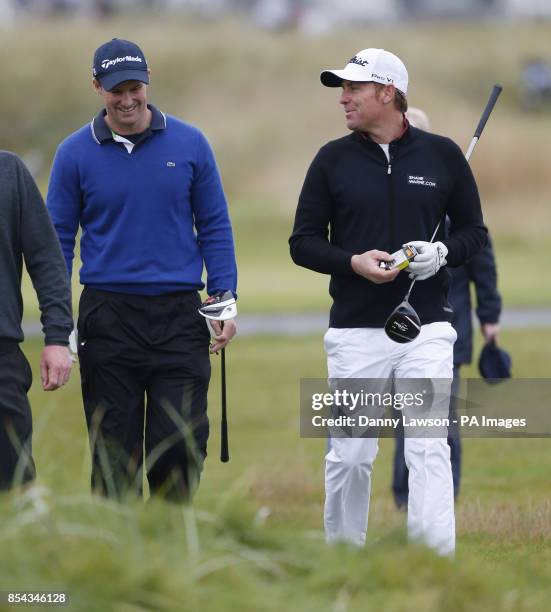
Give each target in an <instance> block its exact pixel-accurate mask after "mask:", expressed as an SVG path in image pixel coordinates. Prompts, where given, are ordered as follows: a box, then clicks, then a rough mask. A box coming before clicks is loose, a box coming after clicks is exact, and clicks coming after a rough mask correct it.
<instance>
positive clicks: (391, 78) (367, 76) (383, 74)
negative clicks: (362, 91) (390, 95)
mask: <svg viewBox="0 0 551 612" xmlns="http://www.w3.org/2000/svg"><path fill="white" fill-rule="evenodd" d="M320 80H321V82H322V84H323V85H325V86H326V87H340V86H341V85H342V82H343V81H358V82H374V83H381V84H383V85H394V86H395V87H396V89H398V90H399V91H401V92H402V93H403V94H404V95H405V94H407V90H408V72H407V70H406V67H405V65H404V63H403V62H402V60H401V59H400V58H399V57H398V56H396V55H394V54H393V53H390V51H385V50H384V49H364V50H363V51H358V53H356V55H354V57H353V58H352V59H350V60H349V61H348V64H347V65H346V66H345V67H344V69H343V70H324V71H323V72H322V73H321V75H320Z"/></svg>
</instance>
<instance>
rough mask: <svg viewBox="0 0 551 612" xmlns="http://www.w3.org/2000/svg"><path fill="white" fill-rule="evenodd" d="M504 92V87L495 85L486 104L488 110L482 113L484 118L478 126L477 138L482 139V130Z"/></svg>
mask: <svg viewBox="0 0 551 612" xmlns="http://www.w3.org/2000/svg"><path fill="white" fill-rule="evenodd" d="M502 90H503V87H502V86H501V85H494V88H493V89H492V93H491V94H490V98H489V100H488V103H487V104H486V108H485V109H484V112H483V113H482V117H480V121H479V122H478V125H477V127H476V130H475V133H474V135H475V137H476V138H480V135H481V134H482V130H483V129H484V126H485V125H486V122H487V121H488V118H489V116H490V114H491V113H492V111H493V110H494V106H495V104H496V102H497V99H498V98H499V94H500V93H501V92H502Z"/></svg>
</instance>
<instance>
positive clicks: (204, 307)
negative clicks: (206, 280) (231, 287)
mask: <svg viewBox="0 0 551 612" xmlns="http://www.w3.org/2000/svg"><path fill="white" fill-rule="evenodd" d="M199 314H200V315H201V316H203V317H205V319H210V320H211V321H227V320H228V319H234V318H235V317H236V315H237V302H236V299H235V298H234V297H233V293H232V292H231V291H221V292H220V293H216V294H214V295H211V296H209V298H208V299H206V300H205V301H204V302H203V303H202V304H201V306H200V307H199Z"/></svg>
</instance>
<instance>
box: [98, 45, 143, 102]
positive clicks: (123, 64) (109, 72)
mask: <svg viewBox="0 0 551 612" xmlns="http://www.w3.org/2000/svg"><path fill="white" fill-rule="evenodd" d="M92 73H93V75H94V78H96V79H97V80H98V81H99V82H100V83H101V86H102V87H103V89H107V91H109V90H110V89H113V87H116V86H117V85H118V84H119V83H122V82H123V81H142V82H143V83H149V75H148V74H147V62H146V61H145V56H144V54H143V53H142V50H141V49H140V48H139V47H138V45H136V44H135V43H133V42H130V41H129V40H122V39H120V38H113V40H110V41H109V42H106V43H105V44H103V45H101V47H98V49H97V50H96V52H95V53H94V65H93V68H92Z"/></svg>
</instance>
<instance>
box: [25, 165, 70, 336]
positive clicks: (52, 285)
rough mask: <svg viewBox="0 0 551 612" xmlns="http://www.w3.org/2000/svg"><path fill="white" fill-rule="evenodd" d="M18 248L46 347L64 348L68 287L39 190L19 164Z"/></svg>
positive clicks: (62, 261)
mask: <svg viewBox="0 0 551 612" xmlns="http://www.w3.org/2000/svg"><path fill="white" fill-rule="evenodd" d="M17 186H18V192H19V202H20V215H21V246H22V250H23V257H24V259H25V265H26V267H27V271H28V272H29V275H30V277H31V280H32V282H33V285H34V288H35V291H36V294H37V296H38V303H39V306H40V312H41V317H40V321H41V323H42V329H43V331H44V336H45V343H46V344H47V345H50V344H56V345H64V346H67V345H68V343H69V334H70V333H71V331H72V329H73V317H72V308H71V286H70V282H69V278H68V275H67V269H66V267H65V260H64V259H63V255H62V253H61V247H60V244H59V240H58V238H57V235H56V233H55V230H54V228H53V225H52V223H51V221H50V217H49V216H48V212H47V210H46V206H45V205H44V201H43V199H42V196H41V195H40V192H39V191H38V187H37V186H36V183H35V182H34V180H33V178H32V176H31V175H30V173H29V171H28V170H27V168H26V167H25V165H24V164H23V162H21V160H18V164H17Z"/></svg>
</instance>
